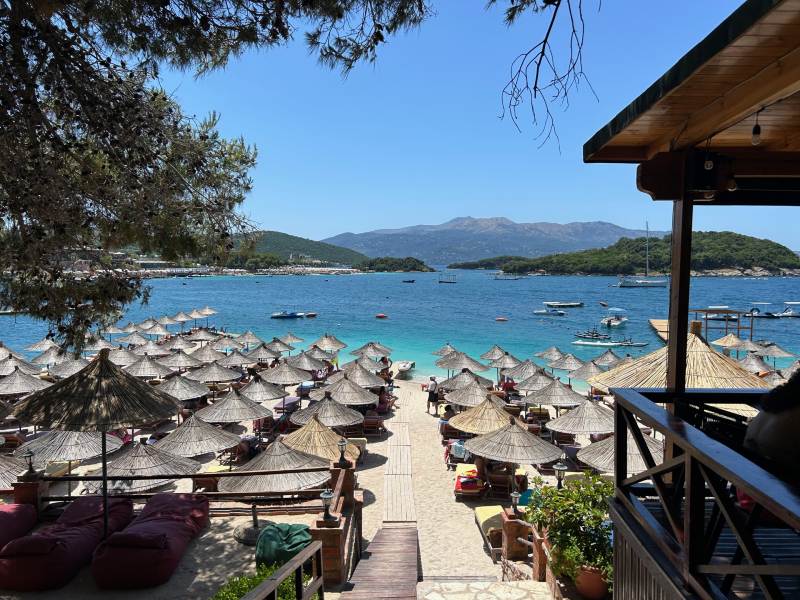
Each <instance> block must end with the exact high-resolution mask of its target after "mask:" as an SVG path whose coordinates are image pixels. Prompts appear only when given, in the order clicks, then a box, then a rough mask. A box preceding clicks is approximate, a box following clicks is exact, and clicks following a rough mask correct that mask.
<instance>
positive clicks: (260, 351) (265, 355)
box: [247, 344, 281, 363]
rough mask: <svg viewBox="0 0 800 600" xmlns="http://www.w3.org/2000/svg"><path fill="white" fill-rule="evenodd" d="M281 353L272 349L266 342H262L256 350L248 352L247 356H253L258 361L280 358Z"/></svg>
mask: <svg viewBox="0 0 800 600" xmlns="http://www.w3.org/2000/svg"><path fill="white" fill-rule="evenodd" d="M280 356H281V353H280V352H275V351H274V350H270V349H269V348H267V347H266V345H265V344H260V345H259V346H258V347H256V348H255V349H254V350H251V351H250V352H248V353H247V357H248V358H251V359H252V360H254V361H256V362H259V363H261V362H268V361H270V360H275V359H276V358H280Z"/></svg>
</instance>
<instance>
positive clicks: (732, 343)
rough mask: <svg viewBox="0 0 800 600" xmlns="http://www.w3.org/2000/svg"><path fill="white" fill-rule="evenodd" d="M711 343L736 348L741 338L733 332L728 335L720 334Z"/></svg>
mask: <svg viewBox="0 0 800 600" xmlns="http://www.w3.org/2000/svg"><path fill="white" fill-rule="evenodd" d="M711 343H712V344H714V345H715V346H721V347H723V348H736V347H737V346H739V345H740V344H741V343H742V339H741V338H740V337H738V336H737V335H736V334H735V333H729V334H728V335H725V336H722V337H721V338H719V339H718V340H714V341H713V342H711Z"/></svg>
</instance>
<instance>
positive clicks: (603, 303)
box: [598, 300, 608, 308]
mask: <svg viewBox="0 0 800 600" xmlns="http://www.w3.org/2000/svg"><path fill="white" fill-rule="evenodd" d="M598 304H600V306H602V307H603V308H608V302H606V301H605V300H600V302H599V303H598Z"/></svg>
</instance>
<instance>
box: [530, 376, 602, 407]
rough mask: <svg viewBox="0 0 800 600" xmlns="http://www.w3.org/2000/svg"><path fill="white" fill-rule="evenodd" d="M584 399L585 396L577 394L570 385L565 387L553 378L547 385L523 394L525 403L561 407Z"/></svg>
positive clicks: (576, 403) (582, 401) (573, 404)
mask: <svg viewBox="0 0 800 600" xmlns="http://www.w3.org/2000/svg"><path fill="white" fill-rule="evenodd" d="M586 399H587V398H586V396H583V395H581V394H579V393H578V392H576V391H575V390H573V389H572V388H571V387H567V386H566V385H565V384H563V383H561V381H559V380H558V379H554V380H553V381H552V382H550V385H548V386H547V387H545V388H542V389H540V390H538V391H535V392H532V393H530V394H528V395H527V396H525V404H526V405H527V404H540V405H547V406H555V407H558V408H561V407H565V406H577V405H578V404H582V403H584V402H586Z"/></svg>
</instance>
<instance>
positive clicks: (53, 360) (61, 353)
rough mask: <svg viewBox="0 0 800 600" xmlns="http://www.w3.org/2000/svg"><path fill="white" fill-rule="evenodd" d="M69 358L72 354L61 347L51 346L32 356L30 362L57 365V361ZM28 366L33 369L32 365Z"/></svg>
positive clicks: (32, 363) (60, 361)
mask: <svg viewBox="0 0 800 600" xmlns="http://www.w3.org/2000/svg"><path fill="white" fill-rule="evenodd" d="M70 358H72V355H71V354H69V353H68V352H66V351H65V350H63V349H62V348H61V347H59V346H52V347H50V348H48V349H47V350H45V351H44V352H42V353H41V354H39V355H38V356H34V357H33V358H32V359H31V361H30V364H31V365H44V366H48V365H57V364H59V363H62V362H65V361H67V360H70ZM30 368H31V369H33V367H32V366H31V367H30Z"/></svg>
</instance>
